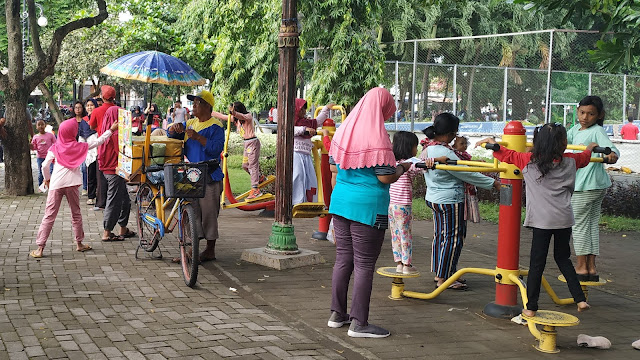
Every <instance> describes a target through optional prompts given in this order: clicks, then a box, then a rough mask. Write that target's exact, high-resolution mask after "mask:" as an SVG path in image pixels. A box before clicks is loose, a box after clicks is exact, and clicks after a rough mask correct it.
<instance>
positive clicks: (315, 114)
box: [313, 105, 347, 121]
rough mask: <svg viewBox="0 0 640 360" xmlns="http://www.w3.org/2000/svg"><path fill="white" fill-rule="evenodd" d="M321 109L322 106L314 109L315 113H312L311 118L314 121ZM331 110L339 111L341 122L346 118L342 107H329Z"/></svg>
mask: <svg viewBox="0 0 640 360" xmlns="http://www.w3.org/2000/svg"><path fill="white" fill-rule="evenodd" d="M323 108H324V106H318V107H317V108H316V111H314V113H313V118H314V119H315V118H317V117H318V114H320V110H322V109H323ZM331 110H339V111H340V113H341V114H342V121H344V119H346V118H347V112H346V110H345V109H344V107H342V105H333V106H332V107H331Z"/></svg>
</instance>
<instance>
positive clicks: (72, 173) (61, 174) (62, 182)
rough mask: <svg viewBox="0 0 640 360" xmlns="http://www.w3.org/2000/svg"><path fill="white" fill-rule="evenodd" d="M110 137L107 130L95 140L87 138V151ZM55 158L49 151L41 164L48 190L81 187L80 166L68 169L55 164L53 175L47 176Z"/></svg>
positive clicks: (109, 131) (109, 132)
mask: <svg viewBox="0 0 640 360" xmlns="http://www.w3.org/2000/svg"><path fill="white" fill-rule="evenodd" d="M110 136H111V130H107V131H105V132H104V133H102V135H101V136H100V137H99V138H97V139H96V138H95V137H89V138H88V139H87V144H88V145H89V148H88V149H87V150H91V149H93V148H96V147H98V145H100V144H102V143H104V142H105V141H106V140H107V139H108V138H109V137H110ZM55 158H56V156H55V155H54V154H53V152H51V151H49V152H47V156H46V157H45V159H44V162H43V163H42V176H44V179H45V180H49V179H51V182H50V183H49V190H54V189H61V188H65V187H69V186H80V185H82V171H81V169H80V166H78V167H77V168H75V169H69V168H66V167H64V166H62V165H60V164H59V163H58V162H56V163H55V165H53V173H52V174H49V165H50V164H51V163H52V162H53V159H55Z"/></svg>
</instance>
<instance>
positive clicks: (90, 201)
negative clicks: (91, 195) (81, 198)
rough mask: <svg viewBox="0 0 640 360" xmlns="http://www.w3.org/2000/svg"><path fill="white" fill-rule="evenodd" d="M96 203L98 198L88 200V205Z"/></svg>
mask: <svg viewBox="0 0 640 360" xmlns="http://www.w3.org/2000/svg"><path fill="white" fill-rule="evenodd" d="M95 204H96V200H95V199H89V200H87V205H95Z"/></svg>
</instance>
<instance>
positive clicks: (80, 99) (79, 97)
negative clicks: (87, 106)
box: [78, 81, 84, 102]
mask: <svg viewBox="0 0 640 360" xmlns="http://www.w3.org/2000/svg"><path fill="white" fill-rule="evenodd" d="M83 96H84V81H81V82H80V88H79V89H78V100H79V101H82V99H84V98H83ZM82 102H84V101H82Z"/></svg>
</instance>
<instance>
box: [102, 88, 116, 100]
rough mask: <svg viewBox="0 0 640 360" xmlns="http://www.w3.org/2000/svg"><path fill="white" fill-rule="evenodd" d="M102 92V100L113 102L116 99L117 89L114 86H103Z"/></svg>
mask: <svg viewBox="0 0 640 360" xmlns="http://www.w3.org/2000/svg"><path fill="white" fill-rule="evenodd" d="M100 92H101V93H102V98H103V99H104V100H106V101H113V99H115V98H116V89H114V88H113V86H110V85H102V87H101V88H100Z"/></svg>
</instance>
